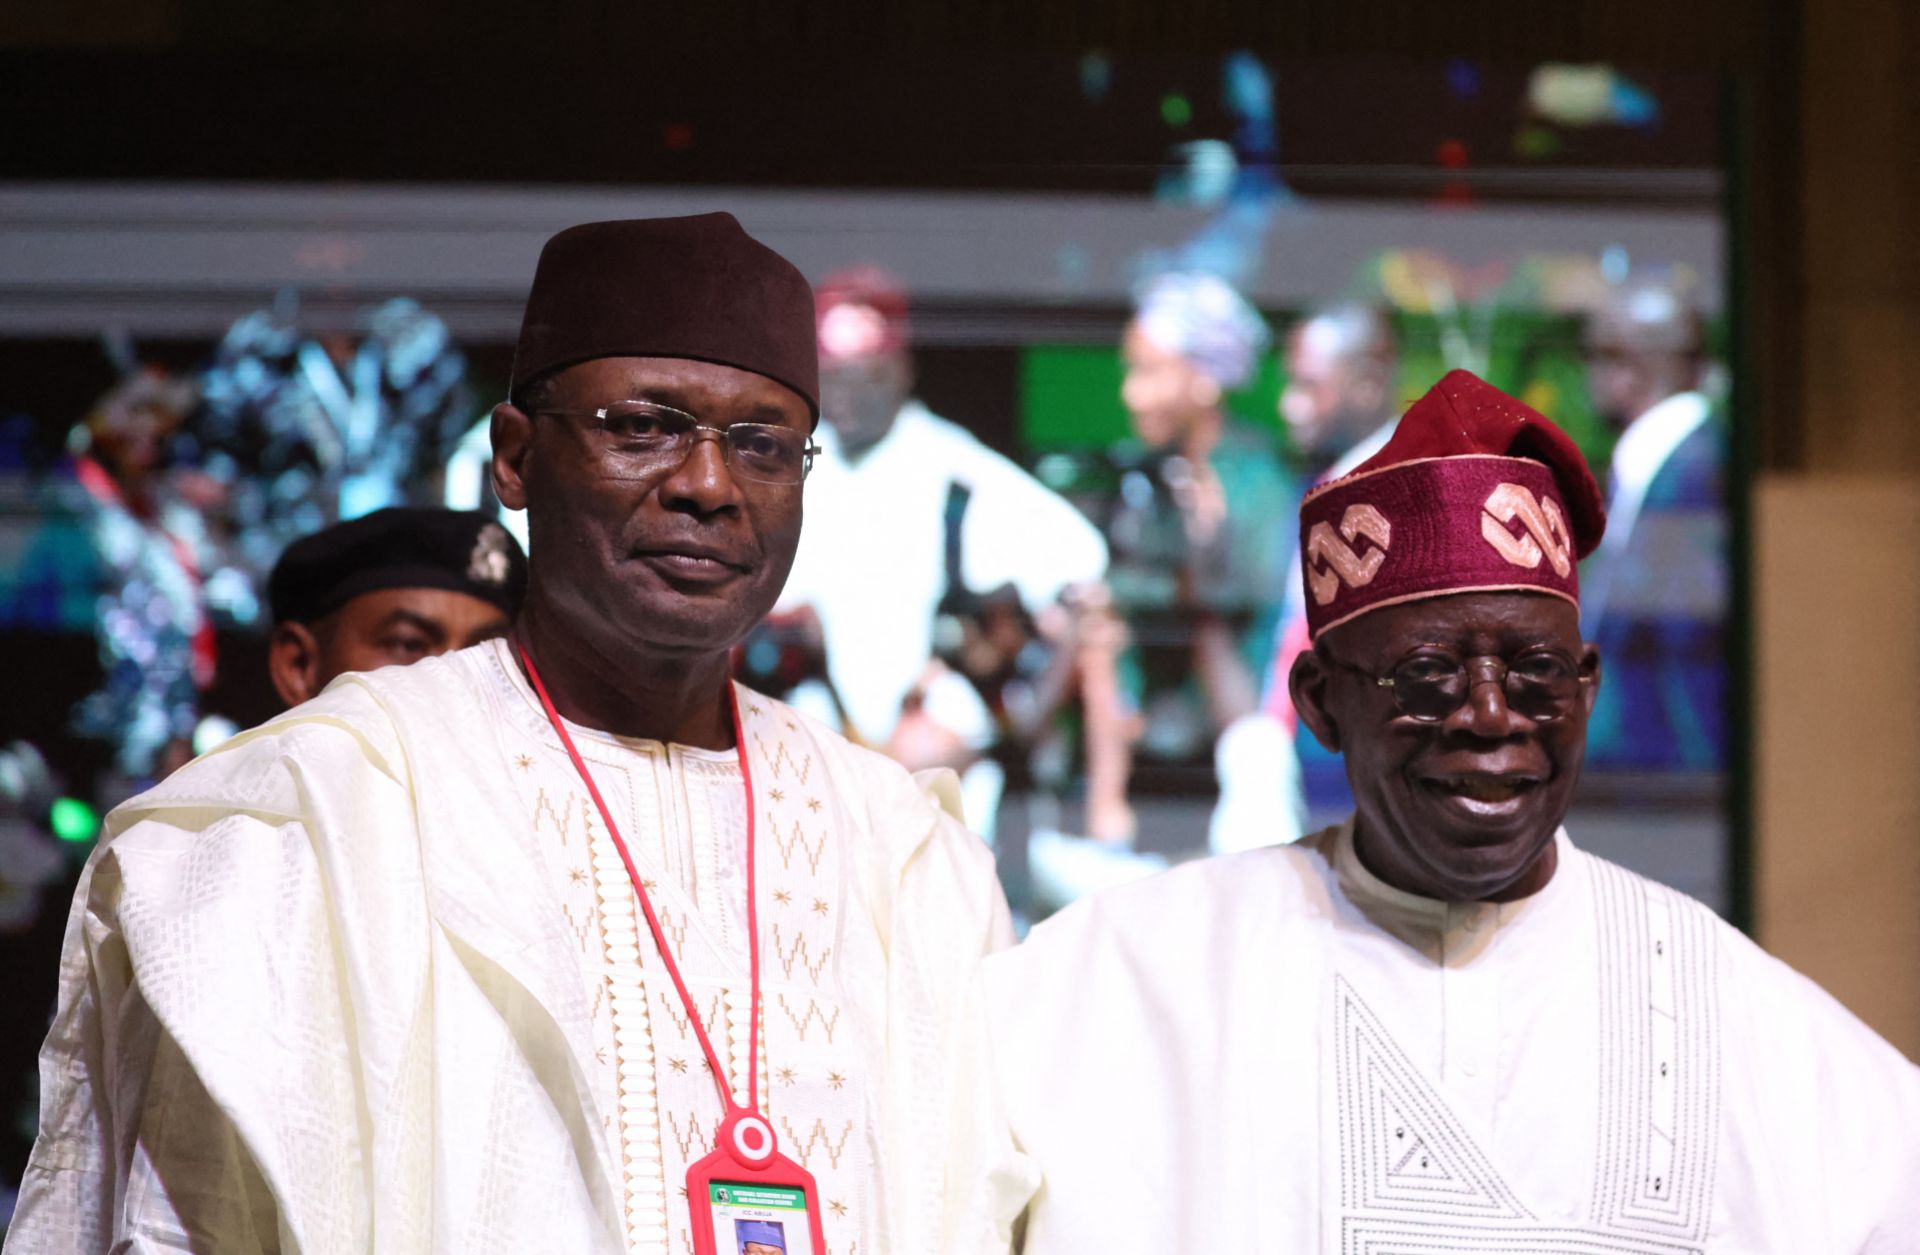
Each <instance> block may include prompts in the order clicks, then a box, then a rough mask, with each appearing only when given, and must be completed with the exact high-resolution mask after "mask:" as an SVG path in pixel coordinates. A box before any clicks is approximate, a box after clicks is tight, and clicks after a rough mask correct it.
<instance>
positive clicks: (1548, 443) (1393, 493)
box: [1300, 370, 1607, 640]
mask: <svg viewBox="0 0 1920 1255" xmlns="http://www.w3.org/2000/svg"><path fill="white" fill-rule="evenodd" d="M1606 526H1607V512H1606V507H1605V506H1604V505H1603V504H1602V501H1601V496H1600V485H1599V484H1597V483H1595V482H1594V478H1593V471H1592V470H1590V469H1589V468H1588V466H1587V460H1586V458H1585V457H1583V456H1582V455H1581V453H1580V449H1579V447H1578V446H1576V445H1575V444H1574V443H1573V441H1572V439H1571V438H1569V437H1568V435H1567V433H1565V432H1563V431H1561V430H1560V429H1559V428H1558V427H1555V426H1554V425H1553V424H1552V423H1551V422H1549V421H1548V420H1547V418H1546V417H1545V416H1544V415H1542V414H1540V413H1539V412H1538V411H1536V410H1534V409H1533V408H1532V407H1530V406H1528V405H1525V404H1523V403H1522V402H1520V401H1517V400H1515V399H1514V398H1512V397H1510V396H1508V395H1507V394H1506V393H1504V392H1502V391H1500V390H1499V389H1498V388H1495V387H1493V386H1492V385H1491V384H1488V383H1486V382H1485V381H1484V380H1481V379H1480V378H1478V377H1476V376H1474V375H1472V374H1469V373H1468V372H1466V371H1464V370H1456V371H1452V372H1450V373H1449V374H1448V375H1447V376H1446V378H1444V379H1442V380H1441V381H1440V382H1439V383H1437V384H1435V385H1434V386H1433V388H1432V390H1431V391H1429V392H1428V393H1427V394H1426V395H1425V396H1423V397H1421V398H1420V399H1419V400H1418V401H1416V402H1414V404H1413V408H1411V409H1409V410H1408V411H1407V412H1406V415H1405V416H1404V417H1403V418H1401V420H1400V423H1399V426H1398V427H1396V428H1395V429H1394V433H1393V438H1392V439H1390V440H1389V441H1387V444H1386V447H1384V448H1383V449H1381V450H1380V452H1378V453H1376V454H1375V455H1374V456H1373V457H1371V458H1369V459H1367V460H1366V461H1365V462H1363V463H1361V464H1360V466H1359V467H1357V468H1356V469H1355V470H1354V472H1353V474H1351V475H1348V476H1346V477H1345V478H1344V479H1337V480H1335V481H1333V482H1332V483H1330V484H1326V485H1324V486H1322V487H1320V488H1316V489H1315V490H1314V491H1312V492H1310V493H1308V494H1307V498H1306V500H1305V501H1304V502H1302V503H1301V506H1300V562H1301V567H1302V574H1303V575H1304V576H1305V578H1306V593H1307V628H1308V632H1309V633H1310V635H1311V636H1312V637H1313V639H1315V640H1318V639H1319V638H1320V634H1321V633H1322V632H1324V631H1326V630H1327V629H1328V628H1331V627H1337V626H1339V625H1340V624H1342V623H1345V622H1346V621H1347V620H1349V619H1351V618H1353V617H1355V616H1356V615H1361V614H1365V613H1366V612H1367V611H1369V610H1378V609H1380V608H1381V607H1383V606H1392V605H1398V604H1399V603H1401V602H1404V601H1414V600H1417V599H1418V598H1422V597H1441V596H1445V595H1446V594H1448V593H1464V592H1487V591H1521V592H1537V593H1548V594H1551V595H1552V596H1555V597H1564V598H1565V599H1566V600H1568V601H1570V602H1572V603H1574V604H1575V605H1578V604H1579V603H1580V573H1579V569H1578V567H1577V566H1576V565H1575V564H1576V563H1577V562H1578V561H1579V560H1580V559H1581V558H1584V557H1586V556H1587V555H1588V554H1590V553H1592V552H1593V550H1594V548H1595V547H1596V546H1597V545H1599V543H1600V534H1601V533H1602V532H1604V531H1605V530H1606Z"/></svg>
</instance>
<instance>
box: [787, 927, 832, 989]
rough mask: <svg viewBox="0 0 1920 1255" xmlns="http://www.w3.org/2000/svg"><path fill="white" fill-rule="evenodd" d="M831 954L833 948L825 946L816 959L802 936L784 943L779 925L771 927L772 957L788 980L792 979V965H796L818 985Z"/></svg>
mask: <svg viewBox="0 0 1920 1255" xmlns="http://www.w3.org/2000/svg"><path fill="white" fill-rule="evenodd" d="M832 954H833V947H832V946H827V947H826V948H824V949H822V950H821V951H820V954H819V957H817V958H816V957H814V955H813V954H812V951H811V948H810V947H809V946H808V945H807V939H806V936H805V935H804V934H801V935H797V936H795V937H794V939H793V940H792V941H791V942H785V941H782V940H781V939H780V925H778V924H775V925H774V926H773V957H774V958H776V959H778V960H779V962H780V970H781V971H782V972H784V973H785V974H786V977H787V979H788V980H792V979H793V965H794V964H795V963H798V964H799V965H800V967H801V970H803V971H805V972H806V974H807V978H808V979H809V980H811V981H812V982H813V983H814V984H816V985H818V984H819V983H820V973H821V971H822V970H824V969H825V968H826V966H827V959H828V957H829V956H830V955H832Z"/></svg>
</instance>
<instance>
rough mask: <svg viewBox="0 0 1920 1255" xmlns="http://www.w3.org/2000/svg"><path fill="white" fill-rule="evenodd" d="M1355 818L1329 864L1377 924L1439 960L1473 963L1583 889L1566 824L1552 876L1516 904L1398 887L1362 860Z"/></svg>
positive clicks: (1342, 830)
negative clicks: (1502, 939) (1447, 896)
mask: <svg viewBox="0 0 1920 1255" xmlns="http://www.w3.org/2000/svg"><path fill="white" fill-rule="evenodd" d="M1356 822H1357V818H1356V817H1355V816H1349V817H1348V818H1347V820H1346V822H1345V823H1343V824H1341V825H1340V826H1339V827H1337V828H1336V829H1334V831H1333V833H1332V843H1331V844H1332V850H1331V851H1330V853H1331V856H1332V857H1331V859H1330V862H1331V863H1332V864H1333V870H1334V874H1335V876H1336V878H1337V879H1338V881H1339V885H1340V891H1341V893H1342V894H1343V895H1344V896H1345V897H1346V899H1347V901H1349V902H1351V903H1352V904H1353V906H1354V908H1355V909H1356V910H1358V911H1359V912H1360V913H1361V914H1362V915H1364V916H1366V917H1367V919H1368V920H1369V921H1370V922H1371V923H1372V924H1373V925H1374V926H1375V927H1377V928H1379V929H1381V930H1382V931H1383V932H1386V933H1387V934H1389V935H1390V936H1392V937H1394V938H1395V939H1397V940H1398V941H1400V942H1401V943H1403V944H1405V945H1407V946H1410V947H1412V948H1413V949H1415V950H1417V951H1419V952H1420V953H1421V954H1424V955H1425V956H1426V957H1427V958H1428V959H1430V960H1432V961H1434V962H1436V963H1446V964H1456V963H1462V962H1470V961H1471V960H1473V959H1474V958H1476V957H1478V956H1479V955H1480V954H1482V953H1484V952H1485V951H1486V950H1487V949H1488V948H1489V947H1490V946H1492V945H1493V944H1494V943H1495V942H1496V940H1497V939H1498V938H1499V937H1500V936H1501V935H1502V934H1505V933H1509V932H1512V931H1513V930H1514V929H1515V928H1516V927H1517V926H1518V925H1520V924H1521V923H1522V922H1523V921H1530V920H1532V919H1534V918H1536V917H1541V916H1548V917H1550V916H1551V915H1552V913H1553V912H1554V911H1555V910H1556V909H1558V907H1559V906H1560V905H1561V904H1563V903H1564V902H1565V901H1566V899H1567V898H1568V895H1570V894H1574V893H1577V892H1578V887H1577V885H1576V884H1575V881H1576V880H1577V879H1578V878H1579V877H1580V876H1581V874H1582V871H1581V863H1580V860H1578V859H1576V858H1575V857H1574V845H1573V841H1572V839H1571V838H1569V837H1568V836H1567V830H1566V829H1565V828H1564V827H1562V828H1559V829H1557V830H1556V831H1555V832H1554V836H1553V842H1554V847H1555V865H1554V874H1553V877H1552V878H1551V879H1550V880H1548V881H1547V883H1546V885H1545V886H1543V887H1542V888H1541V889H1540V891H1539V892H1537V893H1534V894H1531V895H1529V896H1527V897H1524V898H1518V899H1516V900H1514V901H1512V902H1443V901H1441V900H1439V899H1438V898H1428V897H1423V896H1421V895H1420V894H1417V893H1408V892H1407V891H1406V890H1404V889H1396V888H1394V887H1393V886H1392V885H1390V884H1388V883H1387V882H1386V881H1384V880H1381V879H1380V878H1379V877H1378V876H1376V875H1374V874H1373V872H1372V871H1370V870H1369V869H1368V868H1367V865H1366V864H1365V863H1363V862H1361V860H1360V854H1359V851H1358V850H1357V849H1356V848H1355V843H1354V825H1355V823H1356Z"/></svg>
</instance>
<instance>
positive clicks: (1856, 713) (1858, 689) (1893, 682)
mask: <svg viewBox="0 0 1920 1255" xmlns="http://www.w3.org/2000/svg"><path fill="white" fill-rule="evenodd" d="M1754 562H1755V581H1754V589H1755V591H1754V632H1755V671H1756V675H1755V686H1756V688H1755V718H1756V727H1755V732H1756V737H1755V755H1756V762H1755V764H1754V768H1755V770H1754V781H1755V784H1754V787H1755V793H1756V796H1755V803H1756V807H1755V811H1756V818H1757V828H1758V830H1757V832H1756V849H1755V903H1754V906H1755V919H1756V924H1757V926H1758V931H1759V935H1760V941H1761V943H1762V944H1763V945H1765V946H1766V947H1767V949H1769V950H1770V951H1772V952H1773V953H1774V954H1776V955H1778V956H1780V957H1781V958H1782V959H1784V960H1786V961H1787V962H1788V963H1791V964H1792V965H1793V966H1794V967H1796V968H1798V969H1800V970H1801V971H1803V972H1805V973H1806V974H1807V975H1808V976H1811V977H1812V978H1813V979H1814V980H1816V981H1818V982H1819V983H1820V984H1821V985H1823V986H1825V987H1826V988H1827V989H1828V990H1829V991H1831V992H1832V993H1833V994H1834V995H1835V996H1836V997H1838V998H1839V999H1840V1000H1841V1001H1842V1002H1844V1003H1846V1004H1847V1006H1849V1007H1850V1008H1852V1009H1853V1010H1854V1012H1855V1013H1857V1014H1858V1015H1860V1016H1861V1017H1862V1018H1863V1019H1865V1020H1866V1021H1867V1022H1868V1023H1869V1024H1871V1025H1872V1026H1873V1027H1874V1028H1875V1029H1877V1030H1878V1031H1880V1032H1881V1033H1883V1034H1885V1035H1886V1036H1887V1037H1888V1038H1889V1039H1891V1040H1892V1041H1893V1042H1894V1043H1895V1044H1896V1045H1898V1046H1899V1047H1900V1048H1901V1049H1902V1050H1904V1051H1906V1053H1907V1055H1908V1056H1909V1057H1920V477H1902V478H1892V477H1869V476H1838V475H1835V476H1773V477H1768V478H1765V479H1763V480H1761V482H1760V483H1759V484H1758V485H1757V486H1756V495H1755V503H1754Z"/></svg>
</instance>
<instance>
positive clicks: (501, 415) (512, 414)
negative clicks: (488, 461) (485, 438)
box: [487, 401, 533, 510]
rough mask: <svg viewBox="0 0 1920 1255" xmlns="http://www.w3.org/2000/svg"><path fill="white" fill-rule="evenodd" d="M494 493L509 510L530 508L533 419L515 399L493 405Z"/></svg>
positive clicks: (490, 427) (491, 432)
mask: <svg viewBox="0 0 1920 1255" xmlns="http://www.w3.org/2000/svg"><path fill="white" fill-rule="evenodd" d="M487 432H488V435H490V436H491V437H492V438H493V495H494V496H496V497H498V498H500V504H501V505H503V506H505V507H507V509H509V510H524V509H526V508H527V463H528V462H529V460H530V459H531V458H532V456H533V419H532V417H531V416H530V415H527V414H523V413H521V412H520V409H519V407H517V406H515V405H514V404H513V403H512V402H509V401H502V402H501V403H500V404H499V405H496V406H494V407H493V422H492V423H491V424H490V425H489V427H488V429H487Z"/></svg>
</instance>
